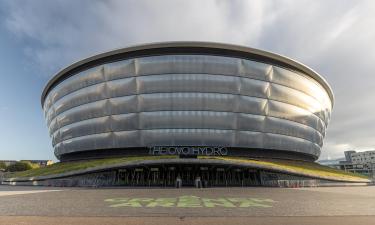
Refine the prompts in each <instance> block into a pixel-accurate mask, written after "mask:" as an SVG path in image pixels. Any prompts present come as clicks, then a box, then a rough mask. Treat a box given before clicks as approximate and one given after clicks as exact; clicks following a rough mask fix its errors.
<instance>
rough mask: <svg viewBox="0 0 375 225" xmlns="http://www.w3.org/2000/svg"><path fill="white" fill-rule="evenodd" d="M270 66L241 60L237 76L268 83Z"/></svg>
mask: <svg viewBox="0 0 375 225" xmlns="http://www.w3.org/2000/svg"><path fill="white" fill-rule="evenodd" d="M271 71H272V66H271V65H269V64H265V63H260V62H255V61H251V60H246V59H241V63H240V68H239V75H240V76H245V77H249V78H254V79H257V80H264V81H268V80H269V78H268V76H269V75H270V72H271Z"/></svg>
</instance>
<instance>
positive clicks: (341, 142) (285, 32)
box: [0, 0, 375, 159]
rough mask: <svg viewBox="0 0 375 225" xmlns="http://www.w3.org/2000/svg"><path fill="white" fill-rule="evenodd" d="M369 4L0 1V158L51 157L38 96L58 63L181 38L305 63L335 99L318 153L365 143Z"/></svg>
mask: <svg viewBox="0 0 375 225" xmlns="http://www.w3.org/2000/svg"><path fill="white" fill-rule="evenodd" d="M374 12H375V3H374V1H370V0H368V1H354V0H352V1H349V0H314V1H307V0H269V1H263V0H259V1H257V0H244V1H241V0H228V1H225V0H207V1H201V0H189V1H187V0H159V1H154V0H137V1H127V0H118V1H116V0H108V1H104V0H102V1H95V0H51V1H49V0H32V1H23V0H0V79H1V80H0V116H1V119H0V159H55V157H54V155H53V149H52V147H51V140H50V138H49V136H48V132H47V128H46V125H45V121H44V118H43V116H42V110H41V106H40V94H41V92H42V90H43V87H44V85H45V83H46V82H47V81H48V80H49V79H50V78H51V77H52V76H53V75H54V74H55V73H56V72H58V71H59V70H60V69H62V68H64V67H65V66H67V65H69V64H70V63H72V62H74V61H76V60H79V59H82V58H84V57H88V56H90V55H92V54H96V53H99V52H103V51H108V50H112V49H114V48H121V47H125V46H129V45H133V44H141V43H147V42H160V41H186V40H192V41H215V42H226V43H231V44H240V45H245V46H249V47H254V48H260V49H264V50H268V51H272V52H276V53H279V54H282V55H286V56H288V57H291V58H294V59H296V60H298V61H300V62H302V63H304V64H306V65H308V66H310V67H312V68H313V69H315V70H316V71H317V72H319V73H320V74H322V75H323V76H324V77H325V78H326V79H327V80H328V82H329V83H330V84H331V86H332V88H333V91H334V93H335V99H336V101H335V107H334V110H333V114H332V120H331V123H330V125H329V127H328V132H327V137H326V139H325V142H324V147H323V151H322V155H321V158H322V159H326V158H335V157H341V156H342V152H343V151H344V150H348V149H357V150H366V149H374V145H375V143H374V142H375V141H374V136H375V126H374V124H375V116H374V113H373V112H374V111H375V107H374V103H373V102H375V75H374V72H373V71H375V63H374V62H375V45H374V43H373V42H374V40H375V29H374V28H373V27H375V13H374Z"/></svg>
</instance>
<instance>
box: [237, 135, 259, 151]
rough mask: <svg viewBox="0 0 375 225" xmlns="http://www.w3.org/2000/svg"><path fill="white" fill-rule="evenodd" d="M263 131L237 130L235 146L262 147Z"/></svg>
mask: <svg viewBox="0 0 375 225" xmlns="http://www.w3.org/2000/svg"><path fill="white" fill-rule="evenodd" d="M263 136H264V133H261V132H253V131H237V132H236V146H237V147H244V148H263V146H264V144H263Z"/></svg>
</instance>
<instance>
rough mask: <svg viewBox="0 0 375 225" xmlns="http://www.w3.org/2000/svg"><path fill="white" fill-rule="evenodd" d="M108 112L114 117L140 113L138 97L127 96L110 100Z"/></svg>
mask: <svg viewBox="0 0 375 225" xmlns="http://www.w3.org/2000/svg"><path fill="white" fill-rule="evenodd" d="M108 110H109V111H110V112H111V114H112V115H117V114H124V113H134V112H137V111H138V96H137V95H132V96H125V97H118V98H111V99H108Z"/></svg>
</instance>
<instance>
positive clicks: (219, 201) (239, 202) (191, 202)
mask: <svg viewBox="0 0 375 225" xmlns="http://www.w3.org/2000/svg"><path fill="white" fill-rule="evenodd" d="M105 201H106V202H108V203H109V204H110V205H109V207H115V208H117V207H134V208H141V207H147V208H153V207H179V208H199V207H206V208H214V207H225V208H237V207H238V208H248V207H260V208H269V207H272V203H274V202H275V201H274V200H272V199H266V198H201V197H197V196H191V195H188V196H180V197H176V198H111V199H106V200H105Z"/></svg>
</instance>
